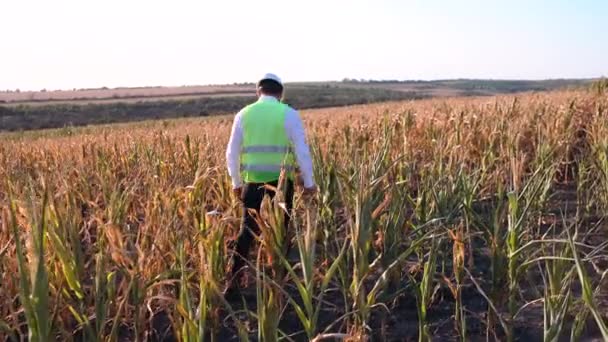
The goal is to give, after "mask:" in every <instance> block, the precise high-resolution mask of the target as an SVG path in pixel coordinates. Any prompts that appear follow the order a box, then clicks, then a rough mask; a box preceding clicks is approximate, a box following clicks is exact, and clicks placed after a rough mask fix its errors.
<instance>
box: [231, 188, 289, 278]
mask: <svg viewBox="0 0 608 342" xmlns="http://www.w3.org/2000/svg"><path fill="white" fill-rule="evenodd" d="M277 182H278V181H273V182H268V183H247V184H245V186H244V187H243V194H242V196H243V197H242V201H243V221H242V224H241V231H240V232H239V235H238V237H237V240H236V246H235V249H234V253H233V255H232V261H233V262H232V276H233V277H234V276H236V275H237V274H238V272H239V271H240V270H241V269H242V268H243V266H244V265H245V259H246V258H247V256H248V254H249V249H250V248H251V244H252V243H253V242H254V240H255V235H259V234H260V227H258V224H257V222H256V221H255V219H254V217H253V216H252V215H251V214H250V213H249V210H250V209H253V210H255V211H256V212H258V213H259V211H260V207H261V205H262V200H264V196H265V195H268V196H269V197H270V199H271V200H272V199H273V198H274V196H275V192H274V191H272V190H270V189H266V188H265V187H264V185H266V184H268V185H271V186H273V187H276V186H277ZM284 191H285V193H284V196H285V206H286V209H287V212H286V213H285V218H284V221H283V222H284V224H285V228H286V229H287V227H289V219H290V215H291V211H292V209H293V193H294V185H293V182H292V181H287V182H286V184H285V188H284ZM254 234H255V235H254Z"/></svg>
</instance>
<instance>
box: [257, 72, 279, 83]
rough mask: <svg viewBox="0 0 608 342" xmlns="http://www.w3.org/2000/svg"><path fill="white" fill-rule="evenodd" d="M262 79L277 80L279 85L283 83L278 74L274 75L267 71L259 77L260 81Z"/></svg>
mask: <svg viewBox="0 0 608 342" xmlns="http://www.w3.org/2000/svg"><path fill="white" fill-rule="evenodd" d="M263 80H273V81H275V82H277V83H278V84H280V85H283V82H281V79H280V78H279V76H277V75H275V74H271V73H267V74H266V75H264V77H262V78H260V80H259V81H258V83H259V82H262V81H263Z"/></svg>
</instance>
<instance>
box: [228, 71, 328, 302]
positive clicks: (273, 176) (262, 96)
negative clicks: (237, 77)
mask: <svg viewBox="0 0 608 342" xmlns="http://www.w3.org/2000/svg"><path fill="white" fill-rule="evenodd" d="M256 88H257V90H256V94H257V96H258V100H257V101H256V102H255V103H252V104H250V105H248V106H246V107H245V108H243V109H242V110H241V111H240V112H239V113H238V114H237V115H236V116H235V118H234V122H233V125H232V133H231V135H230V141H229V142H228V148H227V149H226V161H227V166H228V173H229V174H230V177H231V178H232V187H233V192H234V195H235V196H236V197H237V198H239V199H240V200H241V201H242V203H243V214H244V216H243V221H242V224H241V230H240V232H239V235H238V238H237V240H236V246H235V248H234V251H233V252H234V253H233V255H232V270H231V274H229V277H230V278H229V280H228V284H227V286H226V289H225V290H224V295H225V296H226V297H232V296H234V295H235V294H237V293H238V281H236V279H237V276H238V275H239V272H240V271H241V269H242V268H243V266H244V264H245V258H247V255H248V253H249V249H250V247H251V244H252V242H254V239H255V236H256V235H259V234H260V228H259V227H258V225H257V223H256V221H255V219H254V217H253V216H252V215H251V214H250V210H251V209H253V210H255V211H258V212H259V210H260V206H261V204H262V200H263V199H264V196H265V195H268V196H269V197H270V198H271V199H272V198H274V196H275V191H274V190H273V189H274V188H277V187H278V186H279V184H278V182H279V177H280V175H281V171H283V173H284V174H286V175H287V177H286V183H285V184H284V187H283V188H282V189H284V196H285V202H286V203H285V208H286V213H285V220H284V222H285V228H287V227H289V215H290V214H291V210H292V208H293V195H294V180H295V175H296V169H298V170H299V172H298V176H299V177H301V178H300V181H301V182H302V183H303V185H304V191H303V197H304V198H310V197H312V196H313V195H314V194H315V193H316V191H317V188H316V186H315V183H314V180H313V174H312V172H313V171H312V160H311V157H310V150H309V148H308V145H307V144H306V133H305V132H304V126H303V124H302V120H301V119H300V115H299V114H298V112H297V111H296V110H295V109H293V108H291V107H289V106H288V105H286V104H283V103H281V98H282V97H283V83H282V82H281V79H280V78H279V77H277V76H276V75H274V74H266V75H264V77H263V78H262V79H260V81H258V83H257V86H256ZM296 164H297V166H298V168H296ZM266 185H269V187H267V186H266Z"/></svg>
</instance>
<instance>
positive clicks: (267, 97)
mask: <svg viewBox="0 0 608 342" xmlns="http://www.w3.org/2000/svg"><path fill="white" fill-rule="evenodd" d="M258 100H259V101H278V100H279V99H277V98H276V97H274V96H272V95H266V94H262V95H260V97H259V98H258Z"/></svg>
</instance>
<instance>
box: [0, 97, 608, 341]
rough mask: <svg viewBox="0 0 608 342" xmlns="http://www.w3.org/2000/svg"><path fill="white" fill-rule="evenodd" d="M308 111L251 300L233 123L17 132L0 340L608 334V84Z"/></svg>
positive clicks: (1, 210)
mask: <svg viewBox="0 0 608 342" xmlns="http://www.w3.org/2000/svg"><path fill="white" fill-rule="evenodd" d="M303 118H304V120H305V123H306V125H307V130H308V139H309V143H310V146H311V149H312V153H313V157H314V166H315V180H316V182H317V184H318V186H319V194H318V196H317V198H316V199H314V200H313V201H310V202H307V201H305V200H304V199H302V198H300V196H299V195H297V194H296V209H295V212H294V215H293V219H292V222H291V224H290V227H288V228H287V229H286V228H285V227H283V225H282V224H281V217H282V213H281V210H282V209H281V208H282V207H281V203H280V196H276V197H275V198H276V201H274V202H271V201H270V200H266V202H265V203H264V205H263V209H262V213H261V215H260V218H259V220H260V223H261V229H262V237H261V239H260V242H259V244H258V245H259V248H257V249H255V252H252V255H251V256H250V257H249V265H248V268H247V273H246V276H245V278H244V279H243V280H242V282H243V283H244V284H242V285H243V286H244V288H245V289H244V290H243V296H242V299H241V300H238V301H227V300H226V299H224V297H223V296H222V293H221V292H222V290H223V287H224V284H225V283H226V281H227V279H226V278H227V276H228V275H227V270H228V269H229V265H228V260H230V258H229V256H230V251H231V249H230V246H231V245H232V243H233V241H234V239H235V237H236V234H237V233H238V229H239V225H240V217H241V215H242V212H241V206H240V202H239V200H238V199H237V198H235V197H234V195H233V194H232V191H231V190H232V189H231V184H230V179H229V177H228V175H227V171H226V168H225V160H224V151H225V147H226V143H227V140H228V137H229V131H230V126H231V123H232V118H231V117H217V118H206V119H184V120H173V121H162V122H159V121H157V122H145V123H138V124H128V125H116V126H99V127H94V128H88V127H85V128H78V129H75V128H65V129H60V130H55V131H46V132H29V133H22V134H15V133H11V134H8V133H7V134H4V135H3V136H0V340H8V341H20V340H27V339H29V340H31V341H53V340H57V341H69V340H76V341H132V340H139V341H142V340H152V341H155V340H156V341H161V340H169V341H171V340H178V341H231V340H233V341H249V340H252V341H255V340H258V341H279V340H281V341H309V340H310V341H368V340H370V341H371V340H373V341H411V340H414V341H415V340H418V341H430V340H437V341H470V340H475V341H476V340H480V341H486V340H488V341H495V340H499V341H518V340H519V341H540V340H543V341H558V340H559V341H562V340H570V341H584V340H594V339H595V340H608V279H607V278H608V277H607V274H608V222H607V221H606V216H607V215H606V213H607V212H608V211H607V209H608V96H607V94H606V92H605V91H600V90H589V91H583V90H580V91H562V92H551V93H536V94H524V95H517V96H501V97H491V98H489V97H486V98H454V99H434V100H423V101H412V102H395V103H386V104H377V105H365V106H353V107H344V108H332V109H321V110H313V111H308V112H305V113H304V114H303ZM287 244H291V246H292V247H291V251H292V252H291V253H289V255H285V254H284V253H283V251H284V250H285V246H286V245H287Z"/></svg>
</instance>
